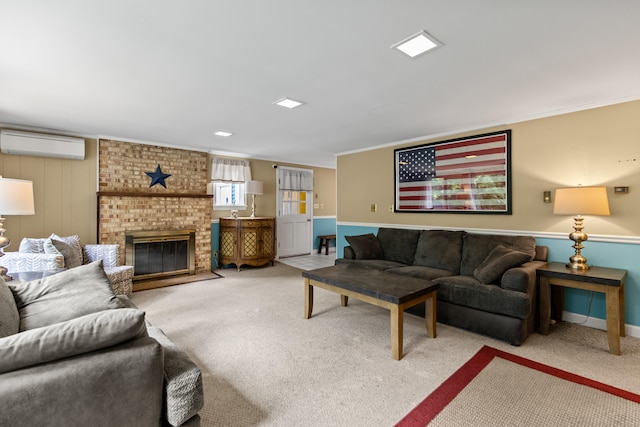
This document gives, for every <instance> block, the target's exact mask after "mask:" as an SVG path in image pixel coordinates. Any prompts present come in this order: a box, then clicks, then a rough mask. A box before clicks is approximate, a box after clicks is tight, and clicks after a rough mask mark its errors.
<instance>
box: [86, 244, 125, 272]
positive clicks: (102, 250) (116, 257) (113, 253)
mask: <svg viewBox="0 0 640 427" xmlns="http://www.w3.org/2000/svg"><path fill="white" fill-rule="evenodd" d="M82 254H83V258H84V263H85V264H89V263H91V262H94V261H98V260H102V266H103V267H104V268H105V269H107V268H110V267H117V266H119V265H120V245H93V244H90V245H84V247H83V248H82Z"/></svg>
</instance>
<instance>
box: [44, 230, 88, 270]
mask: <svg viewBox="0 0 640 427" xmlns="http://www.w3.org/2000/svg"><path fill="white" fill-rule="evenodd" d="M49 238H50V239H52V240H58V241H61V242H64V243H66V244H67V245H70V246H71V247H72V248H73V251H74V255H75V259H79V260H80V264H82V246H81V245H80V237H78V235H77V234H74V235H73V236H66V237H60V236H58V235H57V234H56V233H52V234H51V236H49Z"/></svg>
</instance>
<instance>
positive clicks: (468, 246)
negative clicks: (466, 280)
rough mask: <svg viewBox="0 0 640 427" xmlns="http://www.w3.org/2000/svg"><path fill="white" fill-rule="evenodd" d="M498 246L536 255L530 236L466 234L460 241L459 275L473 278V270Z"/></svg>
mask: <svg viewBox="0 0 640 427" xmlns="http://www.w3.org/2000/svg"><path fill="white" fill-rule="evenodd" d="M498 245H502V246H504V247H505V248H507V249H511V250H514V251H520V252H524V253H526V254H528V255H529V256H530V257H531V259H533V257H534V256H535V255H536V239H535V238H534V237H531V236H501V235H496V234H472V233H467V234H466V235H465V236H464V237H463V239H462V260H461V261H460V274H461V275H463V276H473V270H475V269H476V268H477V267H478V266H479V265H480V264H482V262H483V261H484V260H485V258H487V255H489V252H491V251H492V250H493V248H495V247H496V246H498Z"/></svg>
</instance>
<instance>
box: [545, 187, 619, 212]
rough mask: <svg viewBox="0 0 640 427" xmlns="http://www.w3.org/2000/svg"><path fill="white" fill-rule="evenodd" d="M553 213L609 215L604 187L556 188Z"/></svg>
mask: <svg viewBox="0 0 640 427" xmlns="http://www.w3.org/2000/svg"><path fill="white" fill-rule="evenodd" d="M553 213H554V214H556V215H604V216H609V215H610V213H609V199H607V188H606V187H568V188H558V189H556V194H555V201H554V204H553Z"/></svg>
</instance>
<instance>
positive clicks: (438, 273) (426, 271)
mask: <svg viewBox="0 0 640 427" xmlns="http://www.w3.org/2000/svg"><path fill="white" fill-rule="evenodd" d="M386 271H387V272H388V273H395V274H402V275H403V276H409V277H415V278H417V279H424V280H433V279H437V278H438V277H445V276H453V273H452V272H450V271H447V270H441V269H439V268H433V267H423V266H420V265H407V266H404V267H396V268H390V269H388V270H386Z"/></svg>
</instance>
